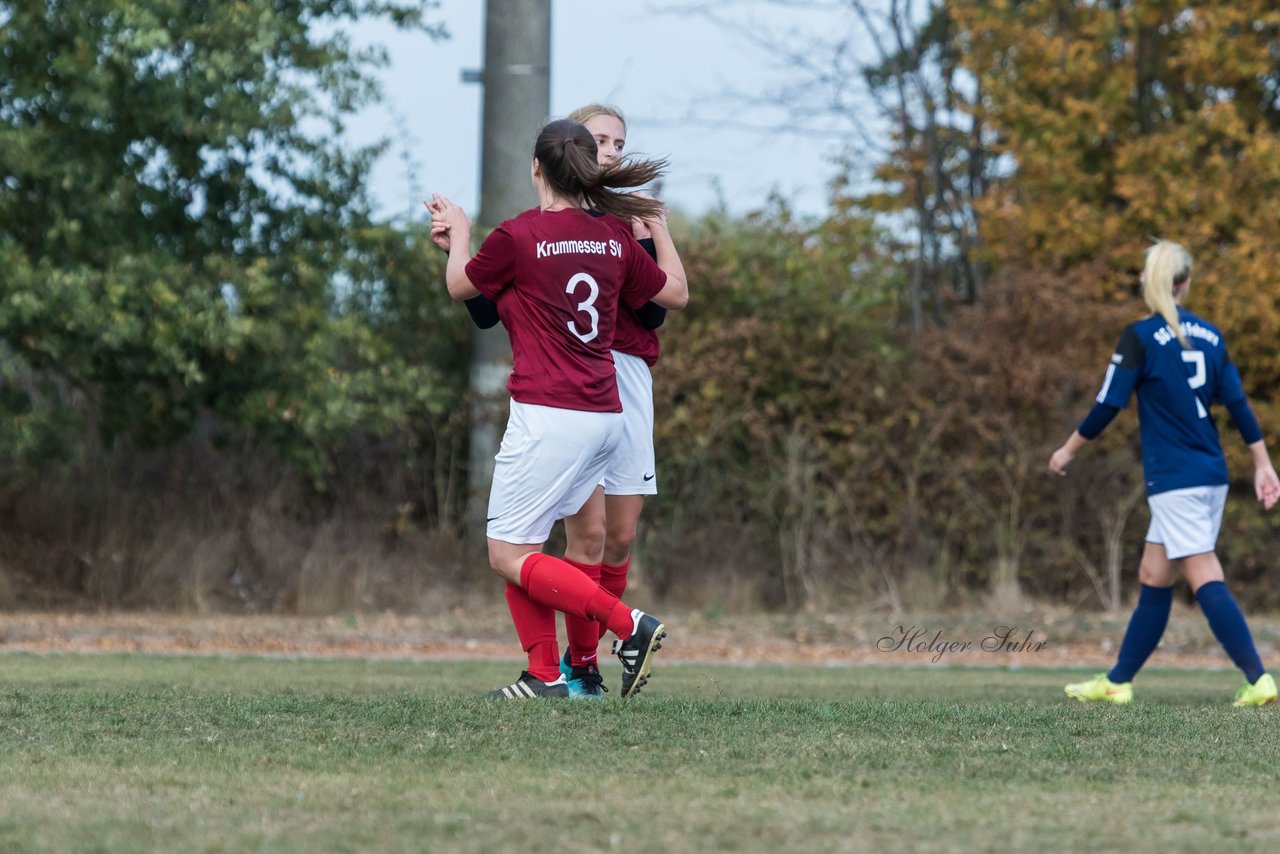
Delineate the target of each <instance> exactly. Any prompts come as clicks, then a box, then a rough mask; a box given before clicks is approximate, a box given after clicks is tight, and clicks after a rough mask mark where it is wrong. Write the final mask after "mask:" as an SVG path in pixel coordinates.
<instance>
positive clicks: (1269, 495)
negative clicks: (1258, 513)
mask: <svg viewBox="0 0 1280 854" xmlns="http://www.w3.org/2000/svg"><path fill="white" fill-rule="evenodd" d="M1253 488H1254V490H1255V491H1256V492H1257V494H1258V500H1259V501H1261V502H1262V507H1263V509H1264V510H1270V509H1271V508H1272V507H1275V506H1276V502H1277V501H1280V477H1276V470H1275V469H1274V468H1272V467H1271V466H1269V465H1268V466H1263V467H1259V468H1258V469H1257V470H1256V471H1255V472H1254V473H1253Z"/></svg>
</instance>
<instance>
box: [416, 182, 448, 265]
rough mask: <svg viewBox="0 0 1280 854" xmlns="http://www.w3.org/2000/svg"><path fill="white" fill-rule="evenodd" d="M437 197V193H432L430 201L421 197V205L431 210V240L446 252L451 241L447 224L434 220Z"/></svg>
mask: <svg viewBox="0 0 1280 854" xmlns="http://www.w3.org/2000/svg"><path fill="white" fill-rule="evenodd" d="M438 198H439V194H437V193H433V194H432V197H431V201H427V200H426V199H423V201H422V206H423V207H425V208H426V209H427V210H428V211H430V212H431V242H432V243H434V244H435V245H436V246H439V247H440V248H441V249H443V250H444V251H445V252H448V251H449V247H450V246H451V245H452V241H451V240H450V239H449V226H448V225H446V224H445V223H444V222H436V216H435V215H436V208H437V204H436V199H438Z"/></svg>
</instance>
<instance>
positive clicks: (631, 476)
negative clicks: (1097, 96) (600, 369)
mask: <svg viewBox="0 0 1280 854" xmlns="http://www.w3.org/2000/svg"><path fill="white" fill-rule="evenodd" d="M613 365H614V368H615V370H616V371H617V374H618V396H619V397H621V398H622V439H621V440H620V441H619V442H618V447H617V449H616V450H615V451H614V452H613V456H612V457H610V458H609V465H608V466H607V467H606V468H605V470H604V480H603V481H602V483H603V484H604V494H605V495H657V494H658V480H657V476H658V471H657V469H656V468H655V467H654V454H653V374H651V373H650V372H649V365H648V364H647V363H646V362H645V360H644V359H641V358H640V357H639V356H630V355H628V354H626V353H619V352H618V351H617V350H614V351H613Z"/></svg>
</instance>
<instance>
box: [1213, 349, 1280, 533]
mask: <svg viewBox="0 0 1280 854" xmlns="http://www.w3.org/2000/svg"><path fill="white" fill-rule="evenodd" d="M1217 396H1218V400H1219V401H1221V402H1222V405H1223V406H1225V407H1226V408H1227V412H1229V413H1231V420H1232V421H1234V422H1235V425H1236V429H1237V430H1239V431H1240V438H1241V439H1243V440H1244V443H1245V444H1246V445H1248V446H1249V455H1250V456H1251V457H1252V458H1253V489H1254V493H1255V494H1256V495H1257V497H1258V500H1259V501H1261V502H1262V506H1263V507H1264V508H1266V509H1267V510H1270V509H1271V508H1272V507H1274V506H1275V505H1276V502H1277V501H1278V500H1280V478H1278V477H1277V476H1276V470H1275V467H1274V466H1272V464H1271V454H1270V453H1268V451H1267V442H1266V440H1265V439H1264V438H1263V437H1262V427H1261V426H1259V425H1258V419H1257V416H1255V415H1254V414H1253V407H1251V406H1249V398H1248V396H1247V395H1246V394H1245V393H1244V384H1243V383H1242V382H1241V381H1240V372H1239V371H1238V370H1237V369H1236V366H1235V363H1234V362H1232V361H1231V358H1230V357H1229V356H1228V357H1227V358H1226V360H1225V362H1224V365H1223V369H1222V374H1221V376H1220V378H1219V381H1218V395H1217Z"/></svg>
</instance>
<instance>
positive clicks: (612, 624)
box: [520, 552, 634, 640]
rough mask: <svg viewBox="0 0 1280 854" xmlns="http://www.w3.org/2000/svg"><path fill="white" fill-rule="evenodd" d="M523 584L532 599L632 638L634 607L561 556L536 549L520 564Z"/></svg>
mask: <svg viewBox="0 0 1280 854" xmlns="http://www.w3.org/2000/svg"><path fill="white" fill-rule="evenodd" d="M520 586H521V587H523V588H524V589H525V592H526V593H528V594H529V598H530V599H532V600H533V601H535V602H538V603H540V604H542V605H549V606H551V607H552V608H555V609H556V610H557V611H563V612H564V613H566V614H573V615H574V616H576V617H585V618H587V619H590V620H597V621H599V622H602V623H604V624H605V625H607V626H608V627H609V631H611V632H613V633H614V634H615V635H617V636H618V637H620V638H622V639H623V640H625V639H627V638H629V637H631V632H632V631H633V630H634V623H633V622H632V620H631V609H630V608H629V607H628V606H626V605H624V604H622V602H621V601H619V599H618V597H617V596H614V595H613V594H612V593H610V592H609V591H607V590H605V589H603V588H601V587H600V585H599V584H597V583H596V582H594V581H592V580H591V579H590V578H587V577H586V576H585V575H583V574H582V572H581V571H579V570H577V569H574V568H573V567H572V566H570V565H569V564H567V563H565V562H564V561H562V560H560V558H557V557H552V556H551V555H546V554H542V553H541V552H534V553H533V554H531V555H529V556H528V557H527V558H525V559H524V565H522V566H521V567H520Z"/></svg>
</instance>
